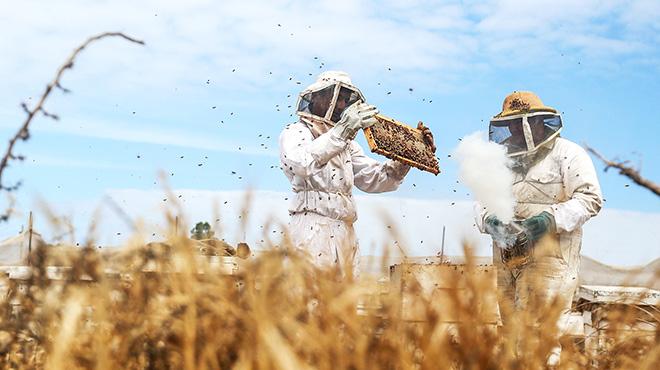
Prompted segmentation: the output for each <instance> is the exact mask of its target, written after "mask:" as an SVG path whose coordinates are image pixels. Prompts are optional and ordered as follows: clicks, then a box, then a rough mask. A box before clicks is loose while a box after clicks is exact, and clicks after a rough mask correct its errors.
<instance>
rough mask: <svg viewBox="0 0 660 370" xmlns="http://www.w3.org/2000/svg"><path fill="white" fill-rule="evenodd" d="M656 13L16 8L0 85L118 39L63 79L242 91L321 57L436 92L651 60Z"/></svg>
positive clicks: (234, 5)
mask: <svg viewBox="0 0 660 370" xmlns="http://www.w3.org/2000/svg"><path fill="white" fill-rule="evenodd" d="M647 10H648V12H647ZM658 11H659V10H658V6H657V4H655V3H654V2H653V1H645V0H637V1H633V2H630V3H629V4H627V5H626V6H622V5H621V4H619V3H618V2H615V1H597V0H586V1H580V2H574V1H569V0H562V1H559V2H557V1H550V0H547V1H542V2H528V1H519V0H515V1H510V0H506V1H488V2H485V3H479V4H475V3H471V2H468V3H464V2H454V1H450V2H447V3H442V4H438V3H437V2H435V1H415V2H400V1H386V2H376V1H348V2H337V1H321V2H309V1H302V0H296V1H283V0H282V1H272V0H271V1H262V2H246V1H222V2H218V1H187V2H175V1H155V0H153V1H141V2H137V3H135V2H130V1H127V0H120V1H113V2H93V3H90V2H89V1H82V0H70V1H59V2H57V3H43V2H41V1H21V2H18V3H13V4H12V5H11V7H6V9H4V10H3V14H4V15H0V17H2V18H1V21H0V31H2V32H3V34H4V37H3V38H2V39H0V50H1V51H2V53H3V55H12V56H13V57H12V58H2V60H0V77H1V78H2V80H3V81H5V83H6V84H7V86H10V87H12V86H21V87H24V86H26V85H27V86H34V84H38V85H37V86H41V83H42V81H46V80H47V79H49V78H50V74H51V73H53V71H54V69H55V67H56V66H57V65H59V64H60V63H61V62H62V61H63V60H64V58H65V56H66V55H67V54H68V53H69V52H70V50H72V48H73V47H74V46H75V45H77V44H78V43H80V42H81V41H82V39H83V38H84V37H86V36H88V35H91V34H95V33H98V32H100V31H104V30H120V31H125V32H127V33H129V34H131V35H133V36H135V37H138V38H143V39H144V40H146V41H147V46H146V47H144V48H140V47H137V46H134V45H129V44H127V43H125V42H123V41H119V40H115V41H103V42H104V43H105V45H94V46H92V47H90V49H89V50H86V51H85V54H84V55H83V56H82V57H81V59H80V61H79V63H78V66H77V67H76V71H75V73H73V74H71V76H68V77H67V78H66V79H67V82H68V83H70V84H72V85H73V87H76V86H86V85H87V84H89V81H90V80H91V81H96V84H97V85H98V86H103V88H104V89H107V88H114V89H117V90H118V91H127V90H131V89H132V88H137V87H142V90H140V91H143V90H146V89H152V91H153V89H157V88H165V87H167V88H169V87H172V86H176V85H179V86H182V85H186V84H188V83H191V82H192V81H202V80H204V79H206V78H209V77H212V78H214V79H215V80H216V81H222V83H223V86H224V87H226V88H229V87H231V89H235V90H241V91H243V90H248V91H249V90H250V89H255V88H264V87H272V86H276V85H277V84H281V83H282V81H284V78H286V77H288V76H289V75H295V76H294V77H295V78H296V79H303V78H308V77H307V76H306V74H307V72H315V71H316V70H318V62H315V61H314V60H313V59H312V58H313V57H314V56H319V57H320V58H321V60H322V61H324V62H325V63H326V66H332V67H336V68H344V69H348V70H351V71H352V72H353V73H355V74H359V75H361V76H364V78H365V79H371V78H376V77H378V76H379V75H380V74H381V72H382V69H383V68H384V67H385V66H389V67H392V68H393V70H394V73H392V76H393V78H398V79H402V80H403V79H405V80H407V81H408V80H410V79H411V78H414V75H416V74H420V75H424V76H425V78H426V79H427V80H431V81H434V82H437V83H438V84H442V83H444V82H447V81H451V78H452V77H451V76H452V75H455V74H457V73H469V71H470V70H471V68H469V66H476V65H478V64H480V63H484V62H485V63H488V62H489V61H492V60H494V61H498V60H501V59H500V58H506V59H505V60H506V61H507V63H509V64H515V63H521V64H524V63H527V62H529V61H530V60H531V61H536V62H542V61H545V60H547V59H546V58H547V56H548V55H556V54H557V53H556V51H557V50H558V49H561V50H563V49H566V48H570V49H571V50H575V52H576V53H578V54H581V53H586V54H587V55H590V54H592V53H593V52H597V54H596V55H597V56H598V58H596V57H594V58H595V60H596V61H597V60H600V59H602V58H606V59H607V58H616V57H617V56H618V55H621V54H625V55H628V54H631V53H644V52H653V51H654V50H655V45H657V44H655V43H654V42H656V41H657V37H658V36H657V32H655V31H657V27H658V26H657V22H653V20H656V19H657V16H655V15H656V14H657V13H658ZM278 24H279V26H278ZM604 25H605V26H604ZM612 30H614V31H617V32H612ZM642 56H643V55H642ZM519 57H520V58H519ZM523 57H524V58H523ZM319 62H320V61H319ZM236 67H238V70H237V71H236V72H235V73H230V71H231V70H232V69H234V68H236ZM270 71H272V72H273V73H274V75H273V76H272V78H270V79H269V78H268V76H269V75H268V72H270ZM429 71H442V72H443V73H429ZM429 85H430V86H437V84H429ZM182 87H183V86H182ZM33 93H36V91H35V92H33Z"/></svg>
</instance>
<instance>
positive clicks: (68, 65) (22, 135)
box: [0, 32, 144, 222]
mask: <svg viewBox="0 0 660 370" xmlns="http://www.w3.org/2000/svg"><path fill="white" fill-rule="evenodd" d="M106 37H120V38H123V39H125V40H128V41H130V42H133V43H136V44H140V45H144V41H141V40H137V39H134V38H132V37H129V36H126V35H125V34H123V33H121V32H104V33H101V34H98V35H96V36H92V37H90V38H88V39H87V40H86V41H85V42H83V43H82V44H81V45H80V46H78V47H77V48H76V49H75V50H74V51H73V52H72V53H71V55H70V56H69V58H67V60H66V61H65V62H64V64H62V66H60V68H59V69H58V70H57V73H56V74H55V77H54V78H53V80H52V81H51V82H50V83H49V84H48V85H46V89H45V90H44V92H43V93H42V94H41V98H39V101H38V102H37V105H36V106H35V107H34V108H32V109H30V108H29V107H28V105H27V104H26V103H25V102H23V103H21V107H22V108H23V111H25V113H26V114H27V117H26V118H25V121H24V122H23V124H22V125H21V127H20V128H19V130H18V131H17V132H16V134H15V135H14V136H13V137H12V138H11V139H10V140H9V146H8V147H7V150H6V152H5V154H4V156H3V157H2V160H0V191H2V190H4V191H7V192H11V191H15V190H17V189H18V188H19V187H20V186H21V183H20V181H19V182H17V183H16V184H14V185H10V186H6V185H4V184H3V182H2V175H3V174H4V171H5V169H6V168H7V166H8V165H9V161H12V160H19V161H22V160H24V159H25V157H24V156H22V155H15V154H14V153H13V150H14V145H16V142H18V141H19V140H22V141H27V140H28V139H29V138H30V131H29V127H30V123H31V122H32V119H33V118H34V117H35V116H36V115H37V113H39V112H41V114H43V115H44V116H45V117H48V118H52V119H54V120H59V116H57V115H56V114H53V113H50V112H48V111H46V110H45V109H44V104H45V102H46V99H48V97H49V95H50V93H51V92H52V91H53V88H57V89H60V90H62V92H64V93H68V92H70V90H69V89H66V88H64V87H62V85H61V83H60V79H61V78H62V75H63V74H64V72H65V71H66V70H67V69H72V68H73V62H74V61H75V59H76V57H77V56H78V54H80V52H81V51H83V50H84V49H85V48H86V47H87V46H88V45H89V44H91V43H93V42H95V41H98V40H100V39H103V38H106ZM9 213H10V212H9V211H5V212H4V213H3V214H2V215H0V222H2V221H7V220H8V219H9Z"/></svg>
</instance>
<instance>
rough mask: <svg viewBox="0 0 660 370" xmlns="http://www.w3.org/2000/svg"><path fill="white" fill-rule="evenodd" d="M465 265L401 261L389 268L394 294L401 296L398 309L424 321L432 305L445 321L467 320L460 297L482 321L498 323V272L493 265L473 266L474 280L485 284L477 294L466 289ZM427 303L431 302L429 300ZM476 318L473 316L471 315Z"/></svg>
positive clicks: (411, 318) (405, 315) (408, 318)
mask: <svg viewBox="0 0 660 370" xmlns="http://www.w3.org/2000/svg"><path fill="white" fill-rule="evenodd" d="M467 271H468V268H467V266H466V265H451V264H417V263H402V264H398V265H393V266H391V267H390V284H391V287H392V289H391V290H390V293H391V294H396V295H398V298H397V301H398V302H400V306H399V312H400V315H401V317H402V319H403V320H406V321H424V320H426V319H427V317H428V314H429V312H428V311H427V310H426V308H427V307H430V308H431V310H432V311H433V313H434V314H437V315H438V317H439V320H440V321H441V322H445V323H461V322H463V321H466V317H464V315H465V313H464V312H461V309H460V308H459V305H457V304H456V302H457V299H458V300H460V302H462V303H464V304H465V303H469V305H470V306H471V307H472V308H474V309H476V311H477V312H478V320H477V321H479V322H481V323H483V324H496V323H497V322H498V317H499V314H498V308H497V272H496V268H495V267H494V266H493V265H477V266H474V268H473V272H472V274H471V277H470V279H472V280H471V281H472V282H474V283H476V284H479V285H480V286H483V287H484V288H485V289H482V290H481V292H482V294H480V295H479V296H478V297H473V296H471V291H470V290H468V289H466V288H467V281H468V280H467V279H466V278H467V275H468V272H467ZM427 302H428V303H427ZM469 319H470V320H474V317H470V318H469Z"/></svg>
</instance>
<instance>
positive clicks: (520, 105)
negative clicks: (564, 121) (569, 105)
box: [495, 91, 557, 118]
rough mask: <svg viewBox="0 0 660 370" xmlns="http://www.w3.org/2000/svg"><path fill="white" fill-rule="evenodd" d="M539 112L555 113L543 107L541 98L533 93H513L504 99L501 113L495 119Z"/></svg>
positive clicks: (552, 109) (553, 110)
mask: <svg viewBox="0 0 660 370" xmlns="http://www.w3.org/2000/svg"><path fill="white" fill-rule="evenodd" d="M539 111H542V112H552V113H557V110H556V109H554V108H551V107H548V106H546V105H544V104H543V102H542V101H541V98H539V97H538V96H537V95H536V94H534V93H533V92H531V91H514V92H513V93H511V94H509V95H508V96H507V97H506V98H504V103H502V111H501V112H500V113H498V114H497V115H496V116H495V118H499V117H507V116H513V115H516V114H523V113H532V112H539Z"/></svg>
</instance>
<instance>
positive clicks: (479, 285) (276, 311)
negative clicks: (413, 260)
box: [0, 236, 660, 370]
mask: <svg viewBox="0 0 660 370" xmlns="http://www.w3.org/2000/svg"><path fill="white" fill-rule="evenodd" d="M32 260H33V267H32V275H31V277H30V278H29V279H28V280H26V281H24V282H23V283H22V284H17V281H16V280H6V281H4V284H8V285H9V287H10V289H9V292H8V294H7V298H6V299H5V300H3V301H2V303H1V305H0V315H1V321H0V363H1V364H2V367H3V368H16V369H23V368H42V367H43V368H49V369H78V368H84V369H91V368H94V369H143V368H155V369H165V368H172V369H356V370H357V369H451V368H455V369H539V368H544V367H545V362H546V358H547V356H548V354H549V351H550V350H551V349H552V347H554V346H555V345H556V339H555V338H556V333H557V330H556V325H555V320H556V318H557V316H558V315H559V311H558V309H556V308H555V306H556V305H553V304H550V305H547V304H546V305H536V306H535V307H534V309H533V310H530V311H529V312H510V313H509V314H510V315H513V317H514V320H511V323H510V324H507V325H505V326H502V327H500V328H495V327H494V326H492V325H485V324H483V322H484V320H483V315H484V313H483V312H482V311H481V309H480V308H479V307H480V306H479V305H478V304H476V302H477V301H478V300H479V297H481V296H483V295H486V294H492V292H489V291H487V289H490V290H492V288H489V286H490V285H488V284H486V283H484V282H483V281H481V280H480V279H479V278H478V277H477V275H476V274H471V273H470V268H469V267H468V271H467V274H466V275H467V278H466V279H464V281H462V282H461V284H464V286H465V287H466V288H465V291H464V292H466V294H453V295H451V297H450V304H451V305H452V306H453V307H452V309H453V311H455V312H458V313H459V315H460V317H461V321H462V324H461V325H458V326H449V325H447V324H445V323H443V322H442V315H443V310H442V308H440V309H438V308H437V307H435V306H433V305H432V302H421V304H422V305H424V307H426V309H425V311H424V312H425V320H424V321H423V322H417V323H410V322H406V321H404V320H402V319H401V316H400V313H399V310H398V309H399V307H400V306H399V302H398V298H397V297H396V295H393V294H390V295H386V296H383V297H381V299H380V304H381V307H380V309H377V310H371V311H370V312H369V314H368V315H365V314H359V313H358V311H357V310H356V306H357V305H358V302H359V301H361V300H362V301H363V300H364V297H365V296H368V295H369V294H371V293H373V292H374V291H376V290H377V282H376V281H375V280H371V279H368V278H365V279H363V280H362V281H360V282H355V281H350V280H349V279H342V278H341V276H340V275H339V274H338V273H337V271H321V270H318V269H316V268H314V267H313V266H311V265H310V264H309V263H307V262H306V260H305V258H304V256H302V255H300V254H298V253H295V252H293V251H290V250H288V249H287V248H286V247H285V246H283V247H280V248H273V249H272V250H271V251H269V252H266V253H264V254H262V255H260V256H259V257H257V258H251V259H249V260H247V261H246V262H244V264H243V265H242V266H241V269H240V273H239V274H238V275H236V276H227V275H223V274H220V273H218V271H217V269H216V268H214V267H213V266H212V265H211V264H209V263H208V260H207V259H200V257H198V256H197V255H196V253H195V248H194V247H192V246H191V243H190V241H189V240H188V239H185V238H177V237H175V236H173V237H172V238H171V239H170V240H169V241H168V243H167V244H148V245H144V244H140V243H136V245H135V246H128V247H126V248H125V249H124V250H123V251H122V252H121V253H115V254H114V255H112V256H111V257H108V256H104V255H102V254H101V253H100V252H99V251H98V250H97V249H94V248H82V249H77V250H75V251H73V252H71V251H68V252H67V253H60V254H58V255H49V250H48V249H45V248H41V249H38V250H36V251H35V252H34V255H33V256H32ZM47 265H60V266H71V270H70V271H69V273H68V274H67V276H66V277H65V278H64V279H63V280H54V279H49V278H48V277H47V274H48V271H47V269H46V266H47ZM468 266H469V264H468ZM108 269H112V270H113V271H114V272H113V273H109V272H108ZM458 283H459V282H456V284H458ZM20 285H22V286H20ZM503 309H505V308H503ZM633 314H634V313H633V312H629V311H627V310H625V309H622V310H620V311H617V313H616V315H620V316H619V317H616V320H614V321H615V322H616V323H617V325H625V324H626V323H631V322H632V320H633V316H634V315H633ZM655 317H656V318H657V315H656V316H655ZM615 329H616V328H612V332H613V333H616V330H615ZM612 338H613V339H611V340H612V343H611V345H610V347H609V348H610V351H608V352H603V353H584V351H582V350H581V349H580V345H579V343H577V344H576V343H575V342H574V341H571V340H565V341H564V351H563V354H562V363H561V365H560V368H562V369H578V368H585V367H589V366H595V364H597V366H598V367H599V368H611V369H633V368H634V369H656V368H658V366H659V364H660V335H659V334H658V333H657V331H656V334H655V337H651V338H649V337H648V336H647V337H644V338H637V337H632V338H631V337H620V338H617V336H616V335H612Z"/></svg>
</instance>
